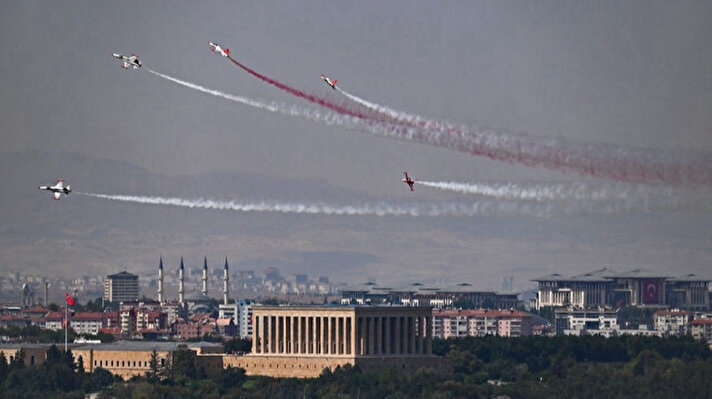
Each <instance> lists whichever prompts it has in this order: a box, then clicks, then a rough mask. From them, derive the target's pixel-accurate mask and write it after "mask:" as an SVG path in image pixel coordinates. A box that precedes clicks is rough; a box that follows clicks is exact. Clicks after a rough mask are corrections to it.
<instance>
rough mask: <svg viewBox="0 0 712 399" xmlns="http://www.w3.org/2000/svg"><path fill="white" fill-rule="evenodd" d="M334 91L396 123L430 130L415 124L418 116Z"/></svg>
mask: <svg viewBox="0 0 712 399" xmlns="http://www.w3.org/2000/svg"><path fill="white" fill-rule="evenodd" d="M336 91H338V92H339V93H341V94H343V95H345V96H346V98H348V99H349V100H351V101H353V102H355V103H357V104H361V105H363V106H364V107H366V108H368V109H370V110H372V111H375V112H378V113H380V114H382V115H384V116H386V117H388V118H391V119H392V120H393V121H395V122H396V123H403V122H407V123H408V124H410V125H412V126H414V127H420V128H423V129H430V127H429V126H428V125H427V124H425V123H418V122H417V121H418V120H419V119H420V117H418V116H415V115H411V114H408V113H405V112H403V111H396V110H394V109H393V108H389V107H386V106H384V105H380V104H376V103H374V102H371V101H368V100H365V99H363V98H361V97H359V96H357V95H355V94H351V93H349V92H347V91H346V90H344V89H342V88H340V87H336ZM434 130H438V129H434Z"/></svg>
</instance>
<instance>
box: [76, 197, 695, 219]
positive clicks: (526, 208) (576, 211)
mask: <svg viewBox="0 0 712 399" xmlns="http://www.w3.org/2000/svg"><path fill="white" fill-rule="evenodd" d="M75 193H76V194H79V195H85V196H89V197H94V198H102V199H108V200H113V201H122V202H133V203H138V204H149V205H168V206H176V207H185V208H198V209H215V210H229V211H238V212H273V213H287V214H306V215H335V216H381V217H382V216H410V217H477V216H479V217H493V216H504V217H509V216H517V217H520V216H524V217H535V218H549V217H552V216H567V215H581V214H591V213H596V214H619V213H623V212H650V211H653V210H660V209H665V210H673V211H688V210H690V209H691V208H690V207H691V205H690V202H689V201H687V202H685V201H683V202H661V201H658V200H656V199H655V198H646V199H643V200H640V199H636V200H608V201H560V202H555V201H552V202H548V203H543V202H531V201H521V200H519V201H501V200H498V201H477V202H474V203H468V204H464V203H455V202H449V203H411V204H398V205H394V204H389V203H386V202H377V203H374V204H369V203H364V204H360V205H331V204H324V203H299V202H271V201H258V202H249V201H247V202H245V201H218V200H212V199H202V198H199V199H185V198H175V197H157V196H138V195H112V194H97V193H85V192H75ZM706 198H708V197H707V196H705V197H704V198H700V199H698V201H697V202H695V203H694V205H695V206H701V208H694V209H695V210H704V209H707V210H708V209H709V206H708V205H707V203H708V201H707V200H706ZM700 204H701V205H700Z"/></svg>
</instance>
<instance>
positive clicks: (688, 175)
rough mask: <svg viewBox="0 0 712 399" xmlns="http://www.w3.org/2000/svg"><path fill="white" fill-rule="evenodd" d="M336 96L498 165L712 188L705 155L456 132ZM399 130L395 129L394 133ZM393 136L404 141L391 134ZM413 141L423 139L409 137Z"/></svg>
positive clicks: (711, 164) (436, 123) (475, 131)
mask: <svg viewBox="0 0 712 399" xmlns="http://www.w3.org/2000/svg"><path fill="white" fill-rule="evenodd" d="M337 90H338V91H339V92H340V93H342V94H344V95H345V96H346V97H348V98H349V99H351V100H352V101H355V102H356V103H358V104H360V105H363V106H365V107H366V108H367V109H369V110H371V111H374V112H375V113H376V114H377V115H378V119H377V120H378V121H380V122H381V123H388V124H392V125H397V126H402V127H406V128H409V129H410V128H412V129H418V130H421V131H423V132H428V131H430V132H439V133H442V134H443V135H445V136H446V137H443V136H441V135H427V134H426V135H425V136H429V139H428V140H427V141H429V142H430V143H431V144H435V145H438V146H446V147H449V148H454V149H458V150H460V151H464V152H468V153H470V154H473V155H478V156H486V157H488V158H490V159H495V160H499V161H504V162H509V163H516V164H522V165H525V166H539V167H545V168H549V169H552V170H562V171H571V172H575V173H579V174H582V175H590V176H596V177H601V178H608V179H613V180H619V181H624V182H635V183H648V184H655V183H665V184H674V185H681V184H682V185H696V184H705V185H708V184H711V183H712V158H711V157H710V156H709V155H703V154H689V153H688V154H683V153H671V152H663V151H655V150H645V149H639V148H626V147H621V146H614V145H607V144H594V143H591V144H585V143H571V142H567V141H564V140H557V139H547V138H541V137H534V136H528V135H523V134H510V133H502V132H496V131H491V130H490V131H487V130H485V131H482V130H478V129H475V128H468V127H459V128H458V127H455V126H453V125H451V124H449V123H447V122H440V121H437V120H433V119H431V118H425V117H422V116H419V115H413V114H408V113H406V112H402V111H397V110H394V109H392V108H389V107H385V106H382V105H379V104H376V103H373V102H370V101H368V100H365V99H362V98H360V97H358V96H355V95H353V94H350V93H348V92H346V91H344V90H343V89H340V88H337ZM392 129H393V130H397V129H396V128H392ZM392 135H393V136H400V135H402V133H401V134H397V133H395V132H393V134H392ZM409 135H410V136H411V138H412V139H416V140H417V139H418V137H420V138H422V137H424V136H423V135H422V134H415V133H409Z"/></svg>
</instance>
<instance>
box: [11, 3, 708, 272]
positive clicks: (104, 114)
mask: <svg viewBox="0 0 712 399" xmlns="http://www.w3.org/2000/svg"><path fill="white" fill-rule="evenodd" d="M710 39H712V3H711V2H709V1H679V2H669V1H536V2H533V1H506V2H504V1H470V2H414V1H388V2H382V1H359V2H349V1H260V2H235V1H220V2H197V1H164V2H161V1H157V2H138V1H101V2H99V1H10V0H0V51H1V53H2V57H0V87H2V90H0V134H1V135H2V137H1V140H2V146H1V147H2V151H3V152H15V151H26V150H41V151H54V150H66V151H73V152H78V153H83V154H89V155H92V156H97V157H103V158H112V159H117V160H124V161H128V162H131V163H134V164H136V165H139V166H141V167H144V168H146V169H147V170H148V171H150V172H153V173H157V174H163V175H165V174H168V175H182V174H196V173H204V172H217V171H225V172H239V173H245V172H259V173H262V174H265V175H268V176H271V177H275V178H307V179H310V178H314V179H323V180H325V181H326V182H327V183H328V184H329V185H331V186H332V187H334V188H344V189H346V188H348V189H350V190H354V192H355V193H357V194H362V195H364V196H366V195H368V196H384V197H389V198H390V197H397V198H399V197H405V196H406V195H409V194H410V193H407V192H404V187H403V186H402V184H401V183H400V182H399V179H400V173H401V172H402V171H403V170H408V171H410V172H411V173H412V174H413V175H414V176H415V177H421V178H423V179H429V180H456V181H465V182H477V181H482V180H495V181H509V180H516V181H527V180H579V179H581V178H580V177H579V176H577V175H571V174H564V173H559V172H553V171H549V170H543V169H538V168H528V167H524V166H518V165H509V164H504V163H497V162H493V161H489V160H486V159H481V158H477V157H473V156H470V155H467V154H463V153H459V152H454V151H450V150H446V149H439V148H433V147H428V146H425V145H418V144H412V143H406V142H401V141H394V140H387V139H384V138H378V137H372V136H370V135H368V134H364V133H359V132H353V131H346V130H343V129H341V128H338V127H329V126H323V125H319V124H315V123H312V122H307V121H302V120H299V119H295V118H289V117H286V116H280V115H274V114H270V113H267V112H264V111H259V110H255V109H251V108H248V107H244V106H240V105H237V104H234V103H231V102H228V101H225V100H221V99H219V98H215V97H211V96H207V95H205V94H201V93H198V92H195V91H192V90H189V89H186V88H183V87H179V86H176V85H174V84H171V83H169V82H167V81H165V80H162V79H160V78H158V77H156V76H153V75H151V74H149V73H147V72H146V71H144V70H135V71H134V70H128V71H125V70H122V69H121V68H119V63H118V62H117V61H116V60H114V59H113V58H112V57H111V53H112V52H118V53H122V54H130V53H136V54H138V55H139V56H140V58H141V60H142V61H143V63H144V65H145V66H147V67H150V68H152V69H155V70H156V71H158V72H162V73H166V74H169V75H172V76H175V77H178V78H181V79H184V80H187V81H190V82H194V83H197V84H201V85H204V86H207V87H210V88H215V89H219V90H222V91H225V92H228V93H233V94H238V95H243V96H247V97H251V98H257V99H265V100H279V101H284V102H287V103H296V104H300V105H304V106H308V107H314V106H313V105H311V104H308V103H305V102H303V101H301V100H299V99H296V98H294V97H292V96H289V95H288V94H285V93H283V92H280V91H279V90H277V89H276V88H274V87H272V86H269V85H267V84H265V83H263V82H261V81H259V80H257V79H255V78H253V77H252V76H249V75H248V74H246V73H245V72H244V71H242V70H240V69H238V68H236V67H235V66H234V65H232V64H231V63H229V62H228V61H227V60H225V59H224V58H222V57H219V56H216V55H214V54H212V53H211V52H210V51H209V48H208V41H216V42H218V43H220V44H221V45H223V46H225V47H229V48H230V49H231V54H232V55H233V56H234V57H235V58H236V59H238V60H240V61H241V62H244V63H245V64H246V65H248V66H250V67H253V68H255V69H256V70H258V71H260V72H262V73H264V74H266V75H267V76H271V77H274V78H277V79H279V80H281V81H283V82H287V83H289V84H292V85H293V86H295V87H298V88H300V89H304V90H306V91H309V92H314V93H317V94H320V95H324V96H328V97H329V98H331V99H334V100H337V101H340V102H345V101H346V99H344V98H343V97H339V95H338V93H335V92H333V91H332V90H331V89H330V88H328V87H327V86H326V85H325V84H324V83H323V82H321V80H320V79H319V75H320V74H322V73H324V74H327V75H329V76H331V77H332V78H336V79H338V80H339V83H340V85H341V86H342V87H343V88H344V89H346V90H348V91H349V92H352V93H354V94H357V95H359V96H362V97H364V98H366V99H369V100H372V101H375V102H378V103H381V104H386V105H388V106H391V107H393V108H395V109H403V110H408V111H409V112H412V113H417V114H422V115H427V116H432V117H436V118H439V119H445V120H449V121H451V122H455V123H458V124H467V125H474V124H477V125H479V126H491V127H496V128H500V129H506V130H509V131H514V132H525V133H529V134H532V135H536V136H542V137H555V138H566V139H570V140H573V141H583V142H602V143H609V144H615V145H622V146H639V147H648V148H656V149H694V150H697V151H702V152H707V153H709V152H711V151H712V112H709V107H710V104H712V72H711V71H712V40H710ZM26 161H27V162H28V163H31V162H33V160H32V159H27V160H26ZM18 167H21V165H20V166H18ZM5 173H12V171H5ZM54 173H55V171H51V170H50V171H47V176H48V178H50V179H51V178H53V177H55V176H54ZM587 180H592V179H587ZM37 183H38V182H28V185H30V186H35V185H36V184H37ZM74 184H75V185H76V184H80V183H79V182H75V183H74ZM114 191H116V190H114ZM179 194H185V195H188V196H190V197H195V196H210V194H211V193H210V190H209V188H206V189H205V190H204V191H202V192H199V193H191V192H187V193H176V195H179ZM415 195H417V196H418V197H417V198H427V199H430V200H438V199H439V198H442V196H443V195H444V194H442V193H439V192H434V191H428V190H419V191H418V192H416V194H415ZM410 198H412V197H410ZM448 198H452V196H449V195H448ZM276 199H278V198H276ZM464 199H465V200H466V199H467V198H464ZM115 206H117V207H120V206H123V205H121V204H115ZM2 212H5V213H8V212H12V211H11V210H9V209H7V208H6V209H4V210H2ZM659 217H660V216H658V215H652V216H650V218H651V220H652V219H657V218H659ZM671 223H672V224H673V225H675V226H677V228H681V226H682V223H683V222H682V221H677V222H671ZM676 223H677V224H676ZM512 228H514V227H512ZM580 229H581V230H580V233H581V234H583V235H584V236H585V234H586V233H592V234H595V232H594V231H592V227H591V223H590V221H586V222H584V223H582V225H581V226H580ZM674 230H676V228H673V229H671V231H674ZM671 234H672V233H671ZM693 236H694V237H695V239H696V240H698V241H699V240H701V241H702V242H703V243H704V242H707V243H710V237H709V230H708V229H704V228H703V229H701V230H698V231H697V232H696V233H695V234H693ZM462 238H463V240H467V239H468V238H467V237H462ZM674 239H677V238H676V237H670V236H668V237H663V238H662V240H663V241H665V240H667V241H670V240H674ZM574 253H575V251H574ZM685 253H686V252H685V251H682V256H683V258H684V256H685V255H684V254H685ZM375 255H376V256H383V254H379V253H376V254H375ZM568 259H569V258H567V261H568ZM694 259H695V261H696V262H699V261H700V259H702V260H703V261H704V260H707V261H709V260H710V258H709V252H704V253H703V255H701V256H700V255H699V253H698V254H697V255H695V257H694ZM707 264H708V265H709V262H708V263H707ZM2 267H3V266H0V268H2ZM697 267H699V265H698V266H697Z"/></svg>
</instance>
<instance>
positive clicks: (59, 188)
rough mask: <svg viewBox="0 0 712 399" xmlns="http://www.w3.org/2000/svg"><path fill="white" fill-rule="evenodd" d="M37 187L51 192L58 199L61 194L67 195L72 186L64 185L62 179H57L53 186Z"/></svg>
mask: <svg viewBox="0 0 712 399" xmlns="http://www.w3.org/2000/svg"><path fill="white" fill-rule="evenodd" d="M37 188H39V189H40V190H47V191H51V192H53V193H54V199H56V200H58V199H59V197H61V196H62V194H64V195H69V193H71V192H72V188H71V187H70V186H67V187H64V179H57V184H55V185H54V186H39V187H37Z"/></svg>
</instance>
